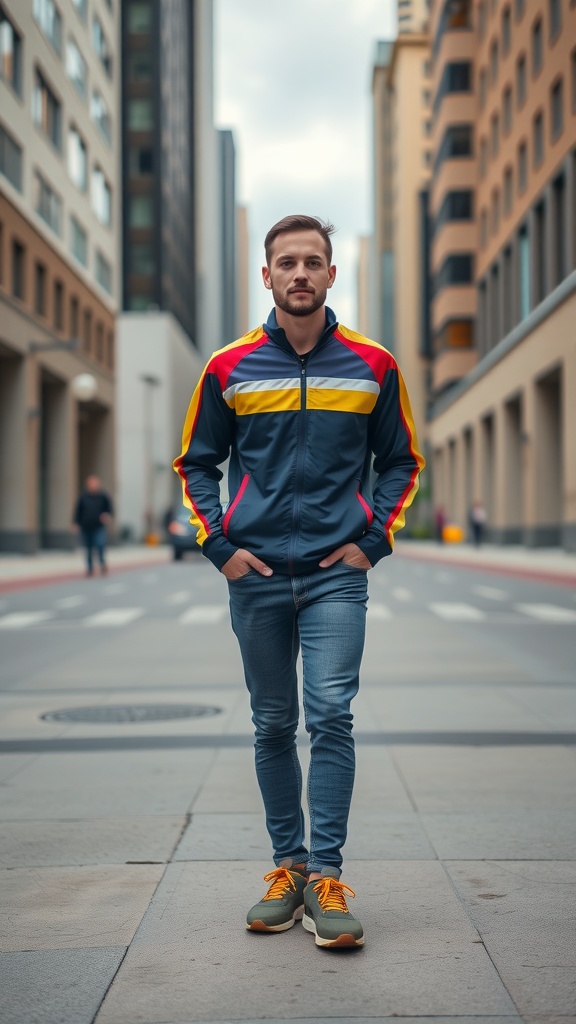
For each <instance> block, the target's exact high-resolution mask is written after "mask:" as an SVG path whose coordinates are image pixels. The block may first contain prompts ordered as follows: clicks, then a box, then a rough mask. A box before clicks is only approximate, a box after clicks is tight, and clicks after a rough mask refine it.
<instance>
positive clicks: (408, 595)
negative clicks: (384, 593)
mask: <svg viewBox="0 0 576 1024" xmlns="http://www.w3.org/2000/svg"><path fill="white" fill-rule="evenodd" d="M392 597H393V598H394V599H395V600H396V601H412V600H413V594H412V591H411V590H408V588H407V587H394V589H393V590H392Z"/></svg>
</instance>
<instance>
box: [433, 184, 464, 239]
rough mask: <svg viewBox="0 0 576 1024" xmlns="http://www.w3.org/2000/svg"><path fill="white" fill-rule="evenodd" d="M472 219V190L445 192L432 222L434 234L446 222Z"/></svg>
mask: <svg viewBox="0 0 576 1024" xmlns="http://www.w3.org/2000/svg"><path fill="white" fill-rule="evenodd" d="M473 219H474V193H473V192H472V190H471V189H461V190H454V191H452V192H447V193H446V195H445V196H444V199H443V200H442V205H441V206H440V209H439V211H438V213H437V215H436V219H435V221H434V233H436V232H438V231H439V230H440V228H441V227H442V225H443V224H446V223H448V222H451V221H455V220H473Z"/></svg>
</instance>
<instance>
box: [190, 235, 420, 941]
mask: <svg viewBox="0 0 576 1024" xmlns="http://www.w3.org/2000/svg"><path fill="white" fill-rule="evenodd" d="M333 230H334V229H333V227H332V226H331V225H328V224H324V223H322V222H321V221H319V220H316V219H315V218H313V217H304V216H294V217H286V218H284V219H283V220H281V221H280V222H279V223H278V224H276V225H274V227H273V228H271V229H270V231H269V232H268V235H267V237H266V240H265V249H266V266H264V267H263V268H262V276H263V280H264V285H265V287H266V288H267V289H269V290H270V291H271V292H272V295H273V298H274V303H275V306H274V309H273V310H272V312H271V314H270V316H269V318H268V321H267V322H266V324H264V325H263V326H262V327H258V328H257V329H256V330H254V331H252V332H251V333H250V334H247V335H246V336H245V337H244V338H241V339H240V340H239V341H236V342H234V343H233V344H231V345H228V346H227V347H226V348H223V349H220V350H219V351H218V352H216V353H215V354H214V355H213V356H212V358H211V359H210V361H209V363H208V365H207V367H206V369H205V371H204V373H203V374H202V377H201V379H200V383H199V385H198V387H197V389H196V391H195V393H194V395H193V397H192V401H191V403H190V408H189V410H188V416H187V418H186V422H185V425H184V432H183V442H182V454H181V455H180V456H179V457H178V458H177V459H176V460H175V463H174V468H175V469H176V470H177V472H179V474H180V476H181V477H182V483H183V488H184V503H185V504H186V505H187V506H188V508H189V509H190V510H191V512H192V515H191V522H193V523H194V524H195V525H196V527H197V529H198V534H197V539H198V542H199V544H201V545H202V551H203V553H204V554H205V555H206V556H207V557H208V558H209V559H210V560H211V561H212V562H213V563H214V565H215V566H216V568H217V569H220V571H221V572H222V573H223V574H224V576H225V577H226V578H227V580H228V587H229V594H230V610H231V616H232V627H233V629H234V632H235V634H236V636H237V638H238V641H239V644H240V650H241V654H242V660H243V663H244V672H245V676H246V683H247V686H248V690H249V691H250V699H251V707H252V720H253V722H254V725H255V731H256V744H255V752H256V773H257V777H258V782H259V785H260V789H261V792H262V797H263V801H264V807H265V811H266V824H267V828H268V832H269V835H270V839H271V842H272V846H273V850H274V862H275V864H276V868H275V869H274V870H273V871H271V872H270V873H269V874H268V875H266V876H265V880H266V881H268V882H270V887H269V889H268V892H267V893H266V895H265V896H264V898H263V899H262V900H261V901H260V902H259V903H257V904H256V905H255V906H254V907H252V909H251V910H250V912H249V913H248V917H247V927H248V928H250V929H251V930H254V931H262V932H280V931H285V930H286V929H287V928H291V927H292V925H293V924H294V922H295V921H296V920H299V919H300V918H302V916H303V923H304V927H305V928H306V929H307V930H308V931H311V932H313V933H314V934H315V936H316V943H317V945H320V946H338V947H340V946H343V947H346V946H358V945H361V944H362V943H363V942H364V936H363V930H362V926H361V924H360V922H359V921H357V920H356V919H355V918H354V917H353V915H352V914H351V913H350V911H349V910H348V907H347V904H346V896H347V895H348V896H350V895H352V896H353V895H354V893H353V891H352V890H351V889H349V888H348V887H347V886H346V885H344V884H343V883H342V882H341V881H340V874H341V865H342V855H341V849H342V846H343V845H344V842H345V839H346V831H347V822H348V814H349V808H350V800H351V796H352V786H353V782H354V771H355V768H354V764H355V762H354V741H353V737H352V715H351V713H350V703H351V700H352V698H353V697H354V696H355V694H356V692H357V690H358V685H359V669H360V662H361V658H362V651H363V646H364V632H365V618H366V601H367V571H368V570H369V569H370V568H371V567H372V566H373V565H376V563H377V562H378V561H379V560H380V559H381V558H383V557H384V556H385V555H389V554H391V552H392V546H393V542H394V540H393V537H394V533H395V532H396V531H397V530H399V529H400V528H401V527H402V526H403V525H404V515H405V511H406V509H407V507H408V506H409V505H410V504H411V502H412V500H413V498H414V495H415V494H416V491H417V488H418V476H419V473H420V470H421V469H422V468H423V466H424V459H423V457H422V455H420V453H419V451H418V442H417V439H416V433H415V430H414V424H413V421H412V413H411V411H410V403H409V400H408V396H407V393H406V388H405V386H404V382H403V380H402V377H401V374H400V371H399V370H398V367H397V365H396V362H395V360H394V358H393V356H392V355H391V354H390V353H389V352H388V351H387V350H386V349H385V348H383V347H382V346H381V345H380V344H378V343H377V342H374V341H369V340H368V339H367V338H364V337H362V335H360V334H357V333H356V332H355V331H352V330H350V329H349V328H347V327H343V326H341V325H340V324H338V323H337V321H336V317H335V315H334V313H333V312H332V310H330V309H328V308H327V307H326V306H325V301H326V293H327V290H328V288H331V287H332V284H333V282H334V278H335V276H336V267H335V266H333V265H332V244H331V241H330V235H331V233H332V231H333ZM229 453H231V454H230V466H229V476H228V483H229V493H230V502H229V504H228V506H227V508H226V511H223V509H222V506H221V504H220V487H219V483H220V480H221V479H222V472H221V470H220V469H219V468H218V467H219V466H221V465H222V464H223V463H224V462H225V460H226V459H227V458H228V455H229ZM372 456H374V461H373V466H374V470H375V475H374V485H373V487H370V486H369V479H370V466H371V461H372ZM299 650H301V653H302V662H303V691H304V707H305V719H306V728H307V730H308V732H309V734H310V738H311V761H310V770H309V774H308V801H309V807H310V831H311V834H310V843H309V845H308V844H306V843H305V837H304V817H303V813H302V806H301V799H302V774H301V769H300V764H299V760H298V754H297V748H296V730H297V727H298V683H297V675H296V661H297V656H298V653H299Z"/></svg>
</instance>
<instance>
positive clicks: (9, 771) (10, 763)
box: [0, 754, 36, 785]
mask: <svg viewBox="0 0 576 1024" xmlns="http://www.w3.org/2000/svg"><path fill="white" fill-rule="evenodd" d="M35 757H36V755H35V754H0V785H1V784H2V783H3V782H6V781H7V780H8V779H10V778H12V776H13V775H17V774H18V772H21V771H22V769H23V768H27V767H28V765H29V764H32V761H33V760H34V758H35Z"/></svg>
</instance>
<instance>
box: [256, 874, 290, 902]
mask: <svg viewBox="0 0 576 1024" xmlns="http://www.w3.org/2000/svg"><path fill="white" fill-rule="evenodd" d="M264 881H265V882H272V885H271V886H270V888H269V889H268V892H267V893H266V895H265V896H264V897H263V899H264V900H281V899H282V897H283V896H285V895H286V893H287V892H288V889H294V892H296V884H295V882H294V879H293V878H292V875H291V874H290V872H289V871H288V870H287V869H286V868H276V869H275V870H274V871H271V872H270V873H269V874H268V875H264Z"/></svg>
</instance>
